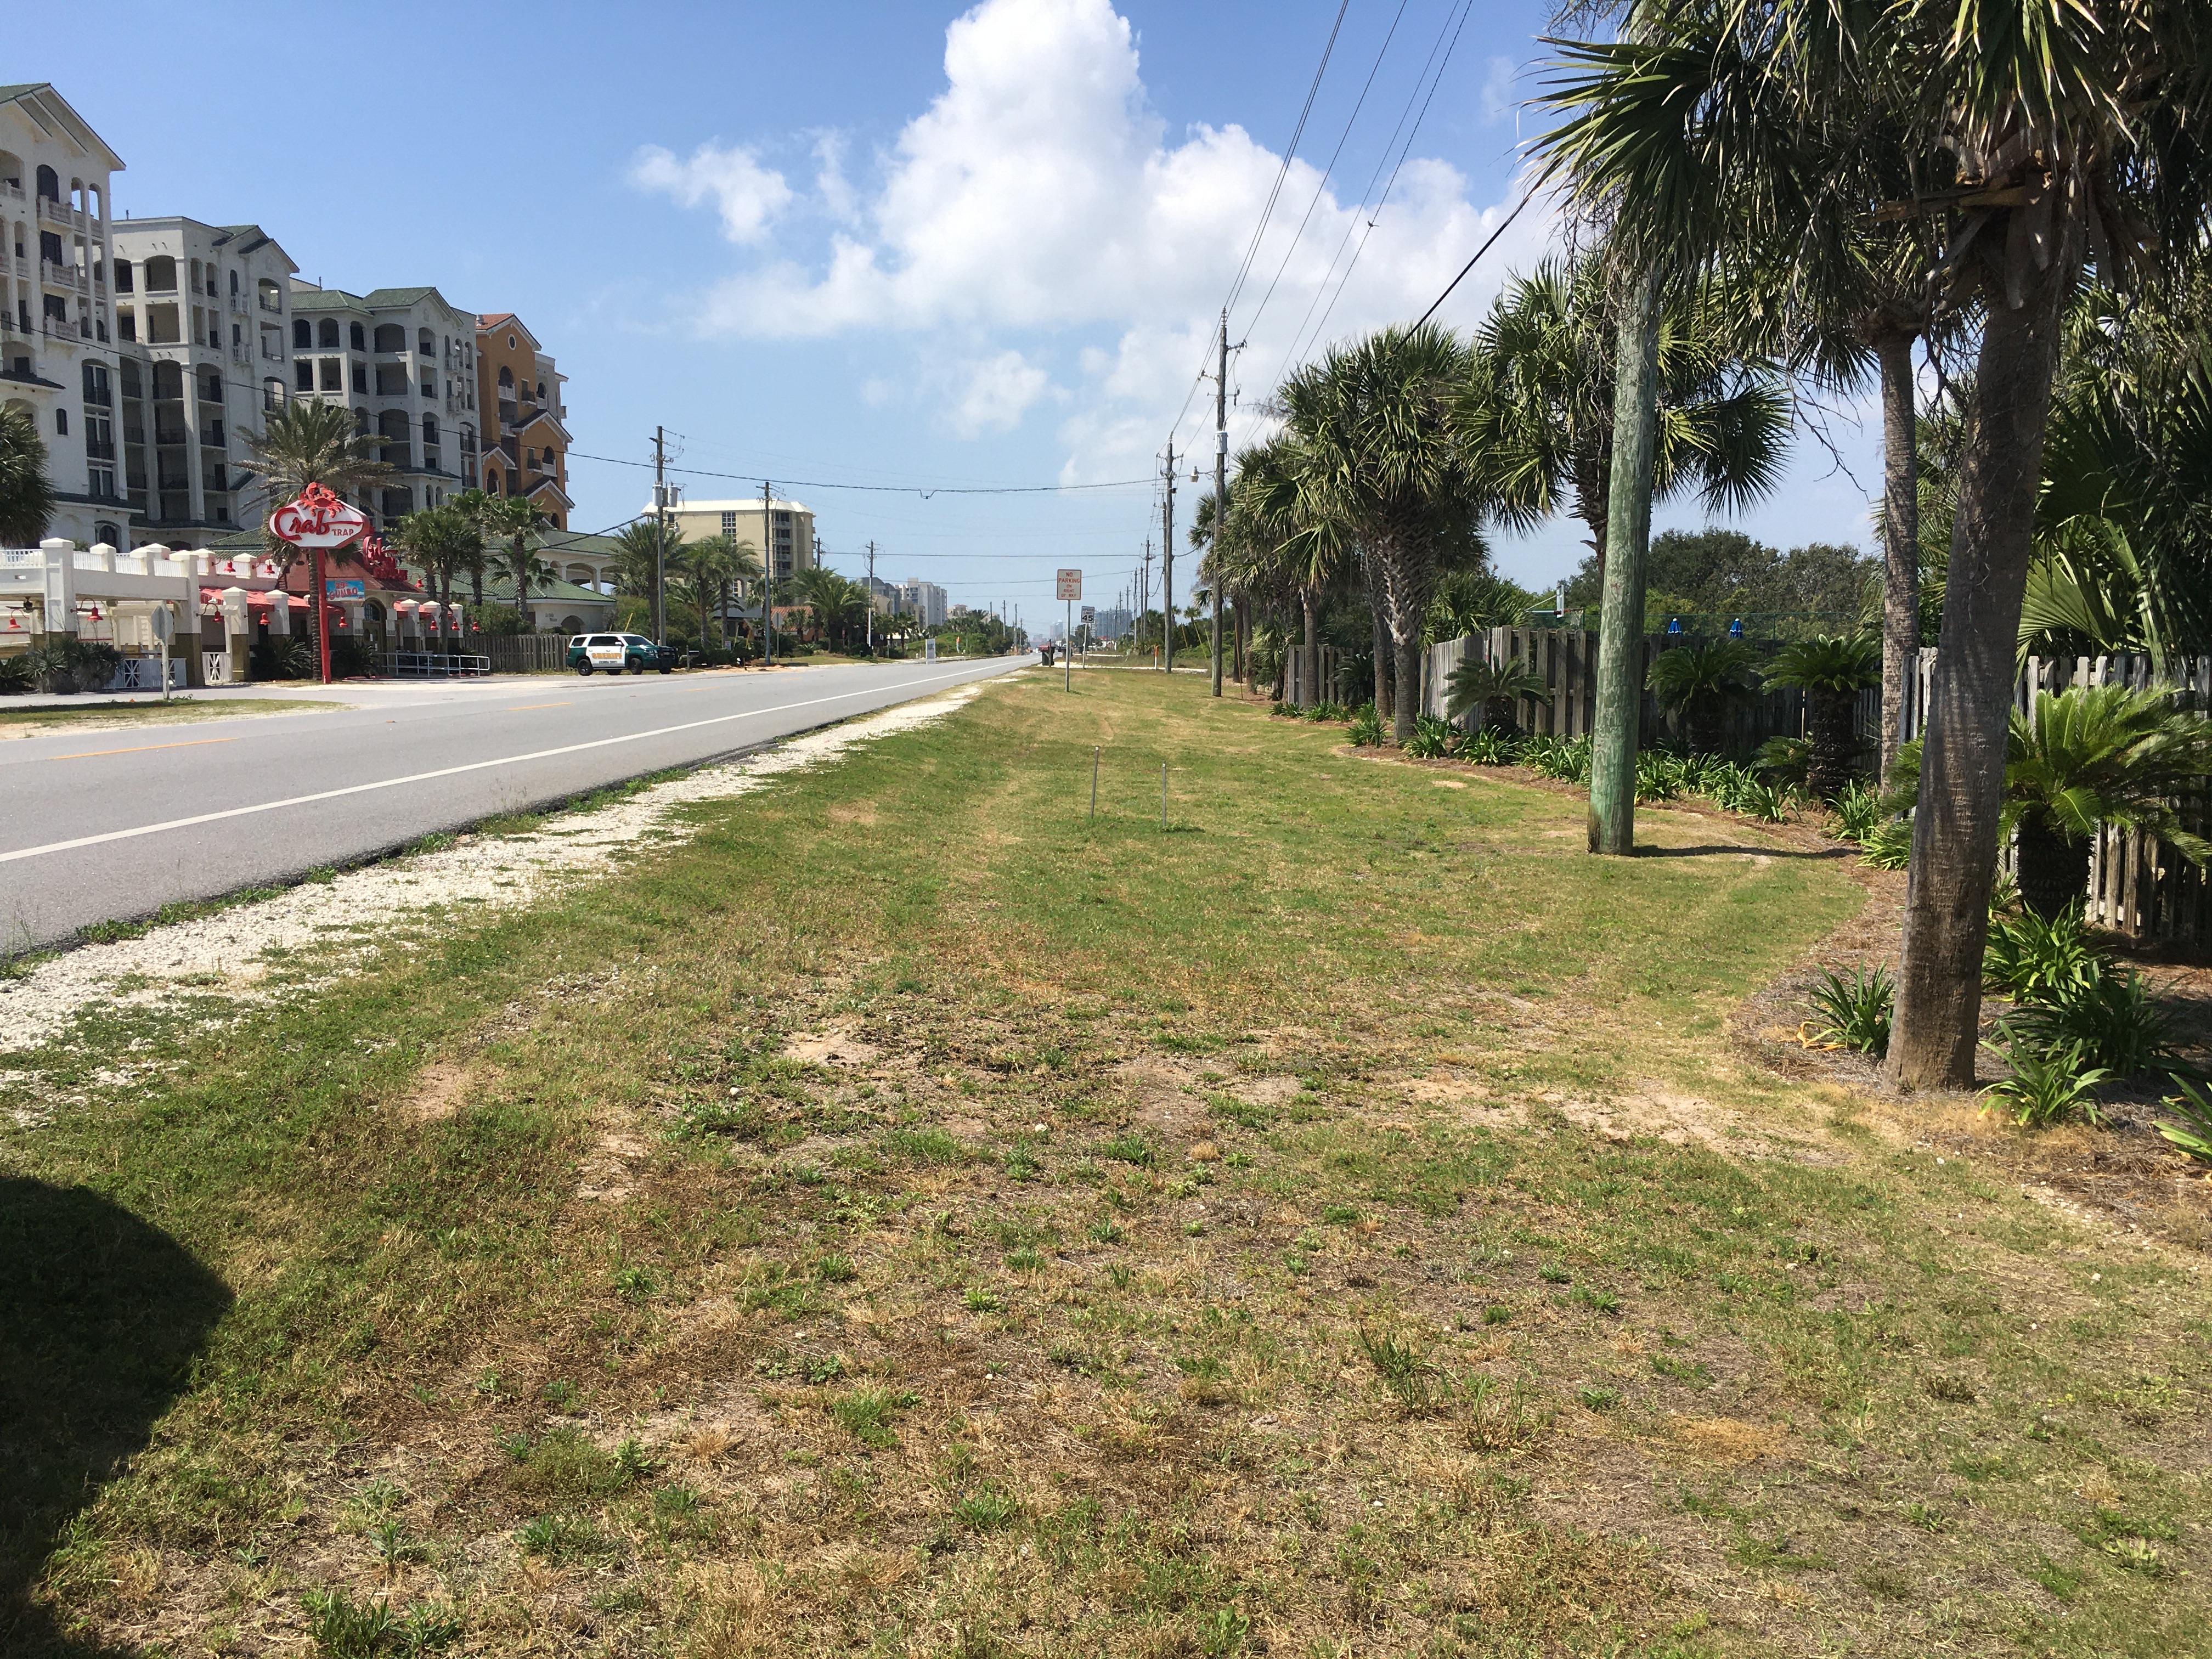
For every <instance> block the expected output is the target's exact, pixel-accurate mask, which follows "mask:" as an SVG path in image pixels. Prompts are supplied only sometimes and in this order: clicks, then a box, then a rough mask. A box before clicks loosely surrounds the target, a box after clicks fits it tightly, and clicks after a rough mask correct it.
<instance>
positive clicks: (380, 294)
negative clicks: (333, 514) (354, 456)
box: [291, 276, 482, 530]
mask: <svg viewBox="0 0 2212 1659" xmlns="http://www.w3.org/2000/svg"><path fill="white" fill-rule="evenodd" d="M291 301H292V395H293V396H295V397H307V396H312V397H313V398H316V399H317V400H318V401H319V402H323V403H335V404H344V405H346V406H347V407H349V408H350V409H351V410H353V411H354V416H355V419H356V422H357V423H358V425H359V428H360V429H361V430H362V432H365V433H366V432H373V433H374V434H376V435H378V437H379V438H380V440H381V441H382V447H381V448H380V451H379V454H380V457H381V459H383V460H384V461H385V462H386V464H387V465H390V466H391V467H392V469H393V471H392V472H391V473H389V474H387V475H386V477H384V478H383V479H381V480H380V482H379V483H377V484H375V485H374V486H372V487H371V488H369V489H368V490H366V491H364V492H363V493H364V494H365V495H367V496H368V500H366V501H362V502H360V503H359V505H360V506H361V507H362V508H363V509H365V510H366V511H367V512H368V515H369V518H370V520H372V521H373V522H374V524H375V525H376V526H377V527H378V528H379V529H380V530H381V529H384V528H386V526H389V525H390V524H391V523H392V520H395V519H398V518H400V517H402V516H404V514H406V513H413V512H416V511H417V510H419V509H420V508H422V507H435V506H437V505H438V504H439V503H440V502H441V501H444V500H445V499H446V498H447V496H448V495H455V494H458V493H459V491H461V490H463V489H469V488H471V487H472V486H473V485H474V484H475V483H476V482H477V476H478V475H477V452H478V438H477V435H478V433H479V431H480V430H481V429H482V428H481V421H480V418H479V416H478V415H477V362H476V359H477V348H476V337H477V319H476V317H475V316H474V314H473V313H469V312H465V311H461V310H459V309H457V308H456V307H453V306H450V305H448V304H447V303H446V299H445V296H444V295H441V294H440V293H439V292H438V290H437V289H435V288H380V289H371V290H370V291H369V292H368V293H367V294H349V293H347V292H346V291H345V290H344V289H335V288H331V289H325V288H318V287H316V286H315V285H314V284H313V283H307V282H302V281H301V279H300V278H298V277H297V276H295V277H294V278H293V279H292V294H291Z"/></svg>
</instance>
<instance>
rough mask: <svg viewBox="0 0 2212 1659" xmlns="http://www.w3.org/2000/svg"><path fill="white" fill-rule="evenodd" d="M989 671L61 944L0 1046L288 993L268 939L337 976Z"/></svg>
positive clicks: (595, 859)
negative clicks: (517, 831)
mask: <svg viewBox="0 0 2212 1659" xmlns="http://www.w3.org/2000/svg"><path fill="white" fill-rule="evenodd" d="M984 684H987V682H979V683H977V684H971V685H963V686H956V687H954V688H953V689H952V690H949V691H945V692H942V693H940V694H939V695H938V696H933V697H925V698H921V699H919V700H917V701H915V702H907V703H901V704H899V705H898V706H897V707H896V708H886V709H884V710H883V711H882V712H881V713H880V714H870V715H866V716H865V717H863V718H862V719H860V720H849V721H847V722H846V723H845V724H843V725H841V726H830V727H828V728H827V729H825V730H823V731H820V732H809V733H807V734H805V736H803V737H797V738H791V739H790V740H788V741H787V742H785V743H781V744H776V745H775V747H774V748H771V749H767V750H763V751H761V752H760V753H758V754H756V755H750V756H748V757H745V758H744V759H743V760H738V761H733V762H731V763H727V764H725V765H720V766H710V767H706V768H703V769H701V770H699V771H696V772H693V773H690V774H689V775H685V776H684V777H680V778H676V779H672V780H671V781H668V782H666V783H661V784H656V785H654V786H653V787H652V788H650V789H646V790H641V792H639V793H637V794H635V795H633V796H631V797H629V799H626V800H623V801H620V802H617V804H615V805H611V806H605V807H602V808H600V809H599V811H592V812H568V813H563V814H562V815H561V816H560V817H554V818H549V819H547V820H546V821H545V822H544V823H543V824H542V825H540V826H539V828H538V829H537V830H536V831H535V832H534V833H532V834H530V835H526V836H477V835H466V836H461V837H459V839H458V840H457V841H456V842H454V844H453V846H451V847H449V848H444V849H443V850H441V851H439V852H435V853H421V854H415V855H414V856H412V857H409V858H399V859H389V860H385V861H384V862H382V863H380V864H374V865H369V866H365V867H363V868H362V869H358V870H348V871H345V872H341V873H340V874H339V876H338V877H337V879H336V880H334V881H331V882H328V883H321V884H318V883H313V882H308V883H305V884H301V885H300V886H297V887H293V888H289V889H287V890H285V891H284V892H283V893H281V894H279V895H278V896H276V897H275V898H271V899H267V900H264V901H263V902H258V903H253V904H243V905H240V906H239V907H237V908H234V909H229V910H224V911H222V912H219V913H218V914H216V915H211V916H207V917H204V918H202V919H201V920H199V921H185V922H179V923H177V924H175V925H174V926H173V927H156V928H155V929H153V930H152V931H151V932H149V933H145V934H143V935H141V936H140V937H138V938H137V939H118V940H117V941H116V942H115V943H113V944H112V945H85V946H83V947H82V948H81V949H78V950H75V951H66V952H64V954H62V955H61V956H59V957H55V958H54V959H53V960H52V961H51V962H45V963H40V964H39V965H38V966H37V967H36V968H34V969H32V970H31V972H30V974H29V975H27V976H26V977H24V978H21V979H16V980H0V1054H10V1053H18V1052H21V1051H22V1050H25V1049H29V1048H37V1047H39V1046H40V1045H41V1044H43V1043H47V1042H52V1041H53V1040H54V1039H56V1038H57V1037H59V1036H62V1035H64V1032H66V1031H67V1030H68V1028H69V1024H70V1021H71V1020H72V1019H73V1018H76V1016H77V1015H78V1014H79V1013H81V1012H83V1011H84V1010H85V1009H87V1008H88V1007H91V1006H94V1005H95V1004H106V1005H110V1006H116V1007H126V1008H127V1007H157V1006H161V1005H162V1004H164V1003H167V1002H170V1001H173V1000H177V999H179V998H184V997H193V998H204V997H218V998H227V999H229V1000H232V1001H234V1002H237V1003H240V1004H241V1005H244V1004H251V1003H254V1002H258V1001H265V1000H270V998H272V997H274V996H275V995H276V994H278V992H279V990H280V989H281V990H282V992H283V994H287V995H292V994H297V992H298V989H299V985H298V981H296V980H293V981H289V983H287V984H285V985H283V987H277V986H273V985H268V984H265V983H264V981H267V980H268V978H269V975H270V961H269V957H270V953H271V952H278V953H289V952H298V951H308V950H313V951H315V952H316V956H315V958H314V960H313V963H312V966H313V969H315V970H316V971H317V972H318V973H319V974H320V975H324V976H325V977H330V976H335V975H338V974H342V973H344V972H346V971H348V969H349V968H358V967H359V966H361V965H362V964H363V963H366V962H367V961H368V959H369V958H370V957H374V955H375V954H376V953H377V951H380V949H381V948H382V947H383V946H384V945H385V944H386V942H387V939H388V938H389V936H390V934H391V933H392V932H393V931H394V930H396V929H398V928H402V927H405V926H406V925H408V924H409V923H410V922H415V921H422V920H424V919H425V917H426V913H428V912H430V911H433V910H438V909H441V908H445V907H449V906H450V907H465V908H466V909H468V910H470V911H476V912H479V913H480V912H482V911H483V910H489V909H511V908H515V907H518V906H520V905H526V904H529V903H531V902H532V901H534V900H536V899H538V898H539V897H542V896H547V895H549V894H550V893H553V892H555V891H558V890H566V889H567V888H569V887H572V886H574V884H577V883H579V882H589V881H593V880H596V879H599V878H604V877H605V876H607V875H609V874H611V873H613V872H615V871H617V870H618V869H620V868H622V867H623V864H622V862H621V861H620V860H619V859H618V858H617V854H619V853H620V852H622V851H623V850H624V849H632V850H637V849H642V848H647V847H653V846H666V845H671V844H673V843H675V842H681V841H684V840H687V839H689V837H690V833H691V827H690V825H689V824H687V823H684V822H683V821H682V820H681V819H678V818H677V817H675V816H674V815H673V813H672V812H671V808H674V807H676V806H678V805H683V804H684V803H686V802H690V801H702V800H726V799H730V798H732V797H733V796H738V795H743V794H746V793H750V791H752V790H755V789H757V788H760V787H762V786H763V784H764V783H765V782H766V781H767V780H769V779H770V778H773V777H775V776H777V775H780V774H782V773H786V772H796V771H799V770H802V769H806V768H809V767H812V766H817V765H819V764H821V763H823V762H826V761H829V760H830V759H832V758H834V757H836V756H838V755H841V754H842V753H843V752H844V751H845V750H848V749H850V748H852V747H853V746H854V744H860V743H866V742H868V741H869V740H871V739H872V738H880V737H886V736H889V735H890V733H892V732H905V731H910V730H912V729H913V728H914V727H915V726H926V725H927V724H929V723H931V722H932V721H934V720H941V719H942V718H944V716H945V715H946V714H951V712H952V711H953V710H954V709H956V708H959V707H960V706H961V705H963V703H965V702H968V701H969V700H970V699H971V698H973V697H975V696H977V695H978V694H980V693H981V690H982V689H983V685H984ZM149 981H150V982H149ZM122 987H129V988H122ZM6 1075H8V1074H7V1073H0V1077H4V1076H6ZM18 1075H20V1074H18Z"/></svg>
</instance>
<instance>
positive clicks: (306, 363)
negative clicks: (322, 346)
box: [293, 357, 315, 392]
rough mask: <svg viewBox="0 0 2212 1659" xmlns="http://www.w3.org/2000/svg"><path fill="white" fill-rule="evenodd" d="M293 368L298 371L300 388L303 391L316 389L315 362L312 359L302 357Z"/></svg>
mask: <svg viewBox="0 0 2212 1659" xmlns="http://www.w3.org/2000/svg"><path fill="white" fill-rule="evenodd" d="M293 368H295V370H296V371H297V378H298V382H299V386H300V390H301V391H302V392H313V390H314V389H315V365H314V363H313V362H312V361H311V360H310V359H308V358H306V357H302V358H301V360H300V361H299V362H297V363H295V364H294V365H293Z"/></svg>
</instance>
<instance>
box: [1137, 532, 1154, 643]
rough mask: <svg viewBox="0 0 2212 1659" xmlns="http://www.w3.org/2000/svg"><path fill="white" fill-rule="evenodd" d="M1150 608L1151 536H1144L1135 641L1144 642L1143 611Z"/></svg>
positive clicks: (1138, 586)
mask: <svg viewBox="0 0 2212 1659" xmlns="http://www.w3.org/2000/svg"><path fill="white" fill-rule="evenodd" d="M1151 609H1152V538H1151V537H1150V536H1147V537H1146V538H1145V573H1144V577H1143V580H1140V581H1139V583H1138V584H1137V643H1138V644H1139V645H1142V644H1143V643H1144V642H1145V612H1146V611H1150V610H1151Z"/></svg>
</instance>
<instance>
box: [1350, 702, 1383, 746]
mask: <svg viewBox="0 0 2212 1659" xmlns="http://www.w3.org/2000/svg"><path fill="white" fill-rule="evenodd" d="M1352 743H1353V744H1355V745H1356V746H1358V748H1361V749H1379V748H1381V747H1382V746H1383V717H1382V716H1381V715H1379V714H1376V712H1375V705H1374V704H1373V703H1371V702H1363V703H1361V704H1360V705H1359V711H1358V713H1357V714H1354V715H1352Z"/></svg>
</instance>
